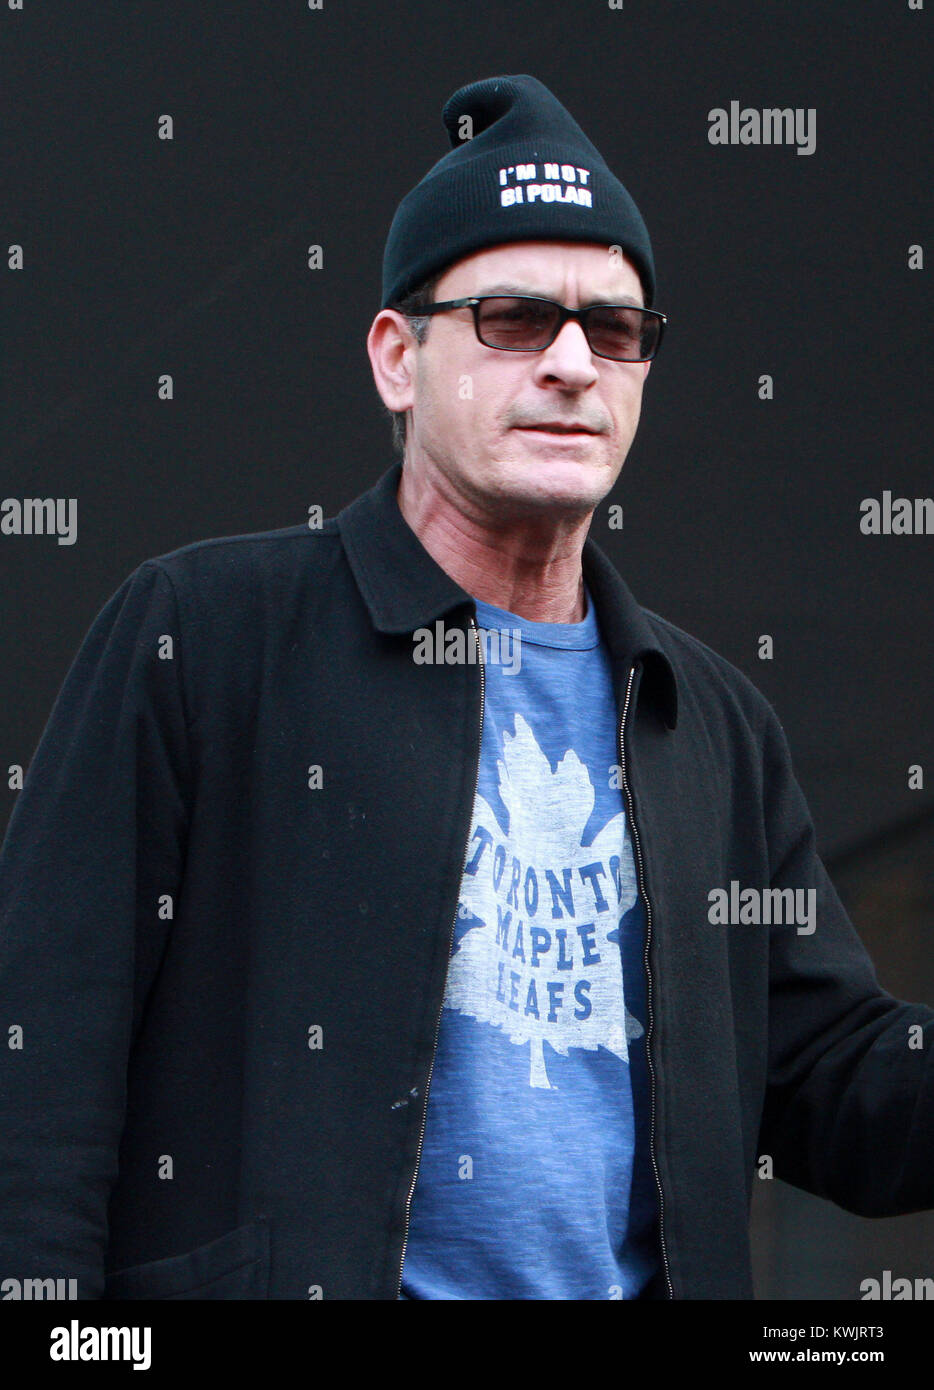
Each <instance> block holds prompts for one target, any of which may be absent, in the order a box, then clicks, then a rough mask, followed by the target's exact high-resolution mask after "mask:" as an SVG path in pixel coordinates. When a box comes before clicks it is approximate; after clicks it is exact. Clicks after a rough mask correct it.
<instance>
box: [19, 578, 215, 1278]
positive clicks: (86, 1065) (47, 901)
mask: <svg viewBox="0 0 934 1390" xmlns="http://www.w3.org/2000/svg"><path fill="white" fill-rule="evenodd" d="M180 645H181V643H180V632H179V619H178V612H177V608H176V603H175V596H174V591H173V588H172V584H171V581H170V579H169V578H168V575H167V574H166V573H165V571H164V570H163V569H162V568H161V567H160V566H159V565H158V563H157V562H153V561H147V562H146V563H145V564H143V565H142V566H140V568H139V569H138V570H137V571H136V572H135V573H134V574H133V575H131V576H130V577H129V578H128V579H127V580H126V581H125V583H124V584H123V585H122V586H121V588H120V589H119V590H118V591H117V593H116V594H114V596H113V597H112V598H111V599H110V600H109V602H108V603H107V604H106V605H105V607H104V608H103V609H102V610H101V612H100V613H99V615H98V616H97V618H96V619H95V621H94V623H93V624H92V626H91V628H90V630H89V631H88V634H87V636H86V638H85V640H84V642H83V644H82V646H81V648H80V651H79V652H78V655H77V656H76V658H75V660H74V662H73V664H72V666H71V669H70V670H69V672H68V675H67V676H66V679H65V682H64V684H63V686H62V688H61V690H60V692H59V694H58V698H57V700H56V702H55V705H54V707H53V709H52V713H51V715H50V717H49V720H48V723H47V725H46V728H45V731H44V733H43V735H42V738H41V740H40V742H39V746H38V748H37V750H36V753H35V756H34V758H33V760H32V763H31V764H30V767H29V770H28V773H27V776H26V778H25V780H24V785H23V788H22V790H21V791H20V793H19V795H18V798H17V801H16V804H15V806H14V810H13V814H12V817H11V819H10V824H9V827H8V831H7V834H6V838H5V840H4V843H3V849H2V852H0V1283H2V1280H4V1279H16V1280H24V1279H34V1278H42V1279H57V1278H63V1279H76V1280H77V1291H78V1297H79V1298H99V1297H101V1295H102V1292H103V1287H104V1261H105V1251H106V1241H107V1207H108V1201H109V1196H110V1192H111V1188H112V1185H113V1182H114V1179H115V1177H116V1173H117V1166H118V1152H119V1145H120V1137H121V1132H122V1128H123V1121H124V1113H125V1102H126V1074H127V1063H128V1058H129V1054H130V1049H131V1046H132V1042H133V1038H134V1036H135V1032H136V1030H137V1028H138V1025H139V1021H140V1018H141V1015H142V1013H143V1010H144V1008H145V1003H146V995H147V992H148V989H149V986H150V985H151V983H152V980H153V977H154V974H155V971H156V968H157V966H158V963H159V958H160V954H161V950H162V947H163V945H164V942H165V933H166V931H167V930H168V927H169V921H168V916H167V914H166V912H165V904H164V901H163V905H162V910H161V911H160V897H161V895H164V894H169V895H173V894H175V892H176V890H177V887H178V884H179V881H180V878H181V871H182V866H183V858H184V844H185V838H186V825H187V796H188V787H189V785H190V771H189V748H188V739H187V725H186V719H185V713H184V700H183V692H182V684H181V671H180V664H181V653H180Z"/></svg>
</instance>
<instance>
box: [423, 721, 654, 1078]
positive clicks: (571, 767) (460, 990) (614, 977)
mask: <svg viewBox="0 0 934 1390" xmlns="http://www.w3.org/2000/svg"><path fill="white" fill-rule="evenodd" d="M515 729H516V732H515V734H513V735H510V734H508V733H506V734H505V735H504V738H503V758H502V759H501V760H500V761H498V763H497V772H498V788H499V794H500V797H501V799H502V802H503V805H504V806H505V807H506V810H507V813H508V817H509V823H508V827H503V826H501V825H500V823H499V819H498V817H497V816H496V814H495V813H494V811H493V809H492V807H491V806H490V805H489V803H488V802H487V801H486V800H485V799H484V797H482V796H481V795H479V794H478V795H477V797H476V798H475V802H474V812H473V822H472V825H471V832H470V842H469V843H470V848H469V850H468V859H467V867H466V870H465V873H464V878H463V882H462V886H461V900H460V904H459V907H458V924H457V941H458V945H457V949H456V950H455V951H454V954H453V955H452V957H451V961H450V966H449V971H448V982H447V987H446V990H445V1000H444V1003H445V1007H446V1008H453V1009H457V1010H459V1011H460V1012H461V1013H463V1014H466V1015H467V1016H468V1017H470V1018H475V1019H477V1020H478V1021H479V1022H483V1023H487V1024H491V1025H492V1026H493V1027H496V1028H500V1029H502V1030H503V1031H504V1032H505V1033H506V1034H507V1036H508V1037H509V1040H510V1042H513V1043H516V1044H525V1043H528V1044H529V1054H530V1055H529V1068H530V1072H529V1085H530V1086H533V1087H541V1088H546V1089H553V1087H552V1086H551V1082H550V1081H549V1079H548V1073H547V1069H546V1064H545V1052H544V1044H545V1042H547V1043H548V1044H549V1046H550V1047H552V1048H553V1049H554V1050H555V1051H556V1052H558V1053H559V1054H561V1055H562V1056H567V1055H568V1050H569V1048H572V1047H579V1048H587V1049H589V1050H591V1051H595V1050H596V1049H597V1048H600V1047H604V1048H606V1049H607V1050H608V1051H610V1052H612V1053H614V1054H615V1055H616V1056H617V1057H619V1058H621V1059H622V1060H623V1061H628V1056H629V1052H628V1043H627V1039H628V1038H633V1037H638V1036H640V1035H641V1033H642V1025H641V1024H640V1023H639V1021H638V1019H636V1018H635V1017H634V1015H632V1014H631V1013H629V1012H628V1011H627V1009H626V1006H625V999H624V994H623V975H622V961H621V956H620V928H621V924H622V922H623V920H624V919H625V917H626V916H627V914H628V913H629V912H630V911H633V910H634V904H633V903H632V902H631V901H627V902H625V903H621V902H620V899H619V890H618V884H619V883H620V881H621V879H620V873H619V867H620V856H621V854H623V853H624V852H628V853H629V854H631V850H629V847H628V843H627V842H626V841H625V840H624V832H625V820H624V816H623V812H622V810H621V811H620V813H619V814H618V815H616V816H613V817H612V819H611V820H609V821H608V822H607V824H606V825H605V826H604V827H603V829H602V830H601V831H600V832H599V834H598V835H597V836H596V838H595V839H594V840H593V842H592V843H591V844H589V845H586V846H584V845H583V844H582V838H583V832H584V827H585V826H586V824H587V822H588V820H589V819H590V816H591V814H592V812H593V807H594V800H595V795H594V788H593V785H592V783H591V780H590V775H589V773H588V771H587V768H586V767H585V765H584V764H583V763H582V762H581V760H580V758H579V757H578V756H577V754H576V753H575V752H574V751H573V749H569V750H568V752H567V753H565V755H564V757H563V758H562V759H561V761H560V762H559V763H558V765H557V767H556V768H555V770H554V771H552V768H551V764H550V763H549V761H548V758H547V757H546V756H545V754H544V753H543V752H542V750H541V748H540V747H539V745H538V742H537V741H536V738H535V735H534V734H533V732H532V730H531V728H530V727H529V725H528V724H527V723H526V721H525V720H524V719H523V717H522V716H521V715H520V714H517V715H516V717H515ZM627 881H628V882H630V883H631V882H632V879H631V877H629V878H628V880H627Z"/></svg>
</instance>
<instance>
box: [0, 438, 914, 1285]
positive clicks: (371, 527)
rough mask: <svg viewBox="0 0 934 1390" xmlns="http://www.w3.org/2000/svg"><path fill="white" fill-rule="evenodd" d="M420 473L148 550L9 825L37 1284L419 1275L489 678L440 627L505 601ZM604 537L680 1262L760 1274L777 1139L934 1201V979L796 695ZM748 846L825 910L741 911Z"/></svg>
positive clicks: (881, 1196) (17, 1184)
mask: <svg viewBox="0 0 934 1390" xmlns="http://www.w3.org/2000/svg"><path fill="white" fill-rule="evenodd" d="M398 479H399V465H398V464H397V465H395V466H393V467H392V468H390V469H389V471H388V472H387V473H385V474H384V476H383V477H382V479H381V480H380V481H379V483H378V484H377V485H376V487H374V488H373V489H372V490H371V491H369V492H367V493H365V494H364V495H363V496H361V497H359V498H357V499H356V500H355V501H354V502H352V503H351V504H350V505H349V506H348V507H346V508H345V509H344V510H343V511H342V512H341V513H340V514H339V515H338V516H337V517H336V518H334V519H331V520H329V521H327V522H325V524H324V526H323V528H322V529H320V530H318V531H310V530H308V529H307V528H305V527H294V528H290V529H286V530H281V531H274V532H270V533H266V534H260V535H253V536H240V537H233V538H227V539H218V540H210V541H206V542H203V543H199V544H195V545H189V546H186V547H184V548H183V549H181V550H178V551H175V552H174V553H173V554H171V555H166V556H163V557H161V558H159V559H156V560H150V561H147V562H146V563H144V564H143V565H141V566H140V567H139V569H138V570H136V572H135V573H134V574H133V575H131V577H130V578H129V579H127V581H126V582H125V583H124V584H123V585H122V587H121V588H120V589H119V590H118V592H117V593H116V594H115V595H114V596H113V598H111V599H110V601H109V602H108V603H107V605H106V606H105V607H104V609H103V610H102V611H101V613H100V614H99V616H98V617H97V619H96V620H95V622H94V624H93V626H92V627H91V629H90V631H89V633H88V635H87V638H86V640H85V642H84V644H83V646H82V648H81V650H80V652H79V654H78V656H77V657H76V659H75V662H74V664H73V666H72V668H71V670H70V672H69V674H68V677H67V679H66V681H65V683H64V685H63V688H62V690H61V692H60V694H59V697H58V699H57V701H56V704H55V706H54V709H53V712H52V714H51V717H50V719H49V723H48V726H47V728H46V730H45V733H44V735H43V738H42V741H41V743H40V745H39V748H38V750H37V752H36V755H35V758H34V760H33V762H32V764H31V766H30V769H29V773H28V776H27V778H26V783H25V786H24V788H23V790H22V792H21V793H20V794H19V797H18V800H17V803H16V806H15V809H14V813H13V816H12V819H11V823H10V827H9V831H8V834H7V837H6V840H5V843H4V848H3V853H2V858H0V1025H2V1031H3V1035H4V1036H5V1037H6V1038H7V1043H8V1045H6V1046H4V1047H3V1049H2V1055H0V1280H2V1279H4V1278H8V1277H9V1278H15V1279H24V1278H30V1277H43V1278H57V1277H61V1278H76V1279H77V1280H78V1289H79V1296H80V1297H82V1298H98V1297H101V1296H109V1297H120V1298H126V1297H151V1298H270V1299H290V1298H294V1299H305V1298H308V1297H309V1296H310V1295H311V1296H315V1295H316V1293H317V1291H320V1293H321V1295H322V1296H323V1297H325V1298H355V1299H356V1298H363V1299H366V1298H371V1299H372V1298H377V1299H380V1298H381V1299H392V1298H395V1297H396V1294H397V1290H398V1287H399V1277H400V1267H401V1262H402V1258H403V1250H404V1239H405V1233H406V1224H407V1207H408V1203H409V1198H410V1193H411V1191H412V1189H413V1184H414V1178H415V1173H416V1164H417V1154H418V1150H419V1144H420V1135H421V1131H422V1126H423V1120H424V1115H425V1108H426V1102H427V1091H428V1085H429V1075H430V1068H431V1063H432V1057H433V1050H434V1043H435V1038H436V1032H437V1027H438V1020H439V1016H440V1010H441V1005H442V999H443V993H444V985H445V975H446V969H447V963H448V957H449V951H450V942H451V934H452V928H453V923H454V918H455V913H456V909H457V903H458V895H459V888H460V877H461V870H462V867H463V864H464V859H465V850H466V844H467V836H468V833H469V828H470V820H471V813H472V807H473V794H474V787H475V782H476V773H477V763H478V755H479V748H480V732H481V682H482V674H483V673H482V669H481V668H480V667H479V666H478V665H476V664H465V665H460V666H454V665H418V664H415V663H414V662H413V659H412V653H413V639H412V633H413V631H414V629H415V628H417V627H420V626H431V625H432V624H433V623H434V621H435V620H436V619H438V618H441V617H443V618H445V620H446V622H447V623H448V624H451V623H458V624H460V625H462V626H465V627H466V626H467V625H468V624H470V623H471V622H472V621H473V619H474V606H473V601H472V600H471V599H470V597H469V596H468V595H467V594H466V593H465V592H464V591H463V590H462V589H460V588H459V586H458V585H457V584H455V583H454V582H453V580H452V579H450V578H449V577H448V575H446V574H445V573H444V571H443V570H442V569H441V568H440V567H439V566H438V565H437V564H436V563H435V562H434V560H433V559H432V558H431V557H430V556H429V555H428V553H427V551H426V550H425V549H424V547H423V546H422V545H421V543H420V542H419V540H418V539H417V537H416V536H415V534H414V532H413V531H412V530H411V529H410V528H409V526H408V525H407V524H406V522H405V520H404V519H403V517H402V514H401V512H400V511H399V509H398V505H397V502H396V500H395V494H396V488H397V485H398ZM583 563H584V572H585V577H586V580H587V583H588V585H589V587H590V591H591V593H592V595H593V598H594V602H595V604H596V607H597V611H598V616H599V619H600V622H601V625H602V628H603V631H604V634H605V636H606V639H607V642H608V644H609V647H610V650H611V655H612V665H613V673H614V681H615V683H616V687H617V692H618V698H619V709H620V719H621V722H622V723H623V724H624V725H625V741H624V754H625V757H624V773H625V792H626V800H627V805H628V809H629V813H630V817H631V821H632V827H633V835H634V842H635V844H634V848H635V850H636V860H637V866H638V868H639V871H640V873H639V877H640V887H641V891H642V893H643V894H644V897H645V899H646V904H647V921H648V932H647V963H648V967H649V981H648V983H649V1008H650V1015H649V1027H648V1030H647V1043H648V1049H649V1058H650V1063H651V1073H652V1078H653V1086H652V1092H653V1119H654V1123H653V1127H652V1128H653V1152H654V1157H655V1163H656V1167H657V1175H658V1181H659V1191H660V1196H661V1214H662V1221H661V1234H662V1241H663V1250H664V1267H665V1277H664V1280H663V1281H662V1283H661V1286H660V1289H659V1292H660V1293H661V1295H662V1296H674V1297H676V1298H749V1297H751V1295H752V1283H751V1274H750V1259H749V1245H748V1235H747V1219H748V1204H749V1200H750V1194H751V1189H752V1184H753V1182H754V1181H757V1180H758V1179H757V1178H756V1161H757V1158H758V1157H759V1156H760V1155H763V1154H769V1155H771V1157H772V1160H773V1163H774V1172H775V1175H776V1176H779V1177H783V1178H785V1179H787V1180H788V1181H789V1182H792V1183H796V1184H798V1185H800V1186H802V1187H805V1188H807V1189H808V1190H809V1191H811V1192H815V1193H819V1194H821V1195H823V1196H825V1197H829V1198H831V1199H833V1200H834V1201H835V1202H838V1203H839V1204H840V1205H842V1206H844V1207H846V1208H848V1209H849V1210H851V1211H854V1212H859V1213H861V1214H863V1215H882V1214H895V1213H901V1212H907V1211H912V1210H916V1209H919V1208H922V1207H926V1206H931V1205H934V1162H932V1156H934V1142H932V1141H934V1062H932V1053H934V1046H932V1044H934V1013H932V1011H931V1010H930V1009H928V1008H926V1007H924V1006H922V1005H911V1004H905V1003H900V1002H898V1001H896V1000H895V999H893V998H892V997H891V996H890V995H888V994H886V993H885V992H884V991H883V990H881V989H880V987H879V985H878V983H877V980H876V977H875V975H874V972H873V969H872V966H871V964H870V961H869V959H868V957H867V955H866V952H865V951H864V949H863V947H862V946H861V944H860V941H859V939H858V937H857V936H856V934H855V932H854V930H853V928H852V926H851V924H850V923H849V921H848V919H847V916H846V914H845V912H844V910H843V907H842V906H841V903H840V901H839V899H838V897H837V895H836V893H835V891H834V889H833V887H832V885H831V883H830V881H829V879H828V876H827V874H826V872H825V870H824V867H823V865H822V864H821V861H820V860H819V858H818V856H817V854H816V852H815V846H814V832H813V828H812V824H811V820H810V818H809V814H808V810H807V806H806V804H805V800H804V797H803V795H802V792H801V790H800V788H799V786H798V783H797V782H796V780H795V777H794V773H793V770H792V766H791V762H790V758H789V752H788V748H787V745H786V741H785V737H784V734H783V732H782V728H781V726H780V724H779V721H778V719H777V717H776V715H775V714H774V712H773V710H772V709H771V707H770V706H769V704H768V703H767V702H766V700H765V699H764V698H763V697H762V695H760V694H759V693H758V692H757V691H756V689H755V688H754V687H753V686H752V685H751V684H750V682H749V681H748V680H747V679H746V678H745V677H744V676H743V675H742V674H741V673H740V672H739V671H738V670H736V669H735V668H734V667H733V666H731V665H730V663H729V662H727V661H725V660H724V659H723V658H722V657H720V656H718V655H716V653H714V652H713V651H711V650H710V649H709V648H708V647H706V646H704V645H703V643H701V642H699V641H697V640H696V639H695V638H693V637H690V636H689V635H687V634H686V633H684V632H682V631H680V630H679V629H678V628H676V627H674V626H673V625H672V624H671V623H668V622H666V621H665V620H663V619H662V618H659V617H658V616H656V615H655V614H654V613H651V612H649V611H647V610H646V609H644V608H642V607H640V605H639V604H638V603H636V601H635V600H634V598H633V597H632V595H631V594H630V592H629V590H628V588H627V586H626V585H625V584H624V583H623V581H622V580H621V579H620V577H619V575H618V574H617V572H616V570H615V568H614V567H613V566H612V565H611V563H610V562H609V560H608V559H607V558H606V556H605V555H604V554H603V553H602V552H601V551H600V550H599V549H598V547H597V546H596V545H595V544H594V542H593V541H590V540H588V542H587V543H586V546H585V549H584V556H583ZM315 767H320V769H321V774H320V775H321V779H322V785H320V786H316V785H310V784H314V783H315V782H316V774H315V773H314V772H313V771H312V769H314V768H315ZM732 881H736V882H737V883H738V884H739V885H741V886H742V888H746V887H749V886H752V887H756V888H759V889H762V888H766V887H768V886H773V887H777V888H782V887H791V888H794V889H804V890H807V889H814V890H816V893H817V900H816V901H817V908H818V912H817V927H816V930H815V931H814V932H813V933H812V934H810V935H808V934H804V933H802V932H799V931H798V930H797V927H796V926H795V925H793V924H791V925H789V924H787V923H786V924H785V925H774V926H771V927H769V926H764V925H759V926H757V925H717V924H714V923H712V922H711V921H710V920H709V910H708V909H709V894H710V892H711V890H712V889H714V888H717V887H722V888H729V885H730V883H731V882H732ZM911 1024H920V1025H922V1027H923V1034H924V1046H923V1047H920V1048H919V1047H912V1046H910V1045H909V1038H910V1033H909V1027H910V1025H911ZM17 1029H21V1030H22V1032H21V1034H20V1033H18V1032H17ZM314 1029H320V1030H321V1032H320V1034H317V1033H315V1032H314V1031H310V1030H314ZM318 1041H320V1043H321V1045H320V1046H316V1045H314V1044H315V1043H316V1042H318Z"/></svg>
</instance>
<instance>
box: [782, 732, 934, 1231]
mask: <svg viewBox="0 0 934 1390" xmlns="http://www.w3.org/2000/svg"><path fill="white" fill-rule="evenodd" d="M763 773H764V786H763V796H764V806H765V815H766V831H767V834H768V839H769V853H770V861H771V863H770V868H771V873H772V880H771V882H772V886H773V887H776V888H794V889H797V888H803V889H805V890H813V892H814V894H815V898H814V900H813V901H814V902H815V903H816V914H815V919H814V921H815V927H814V930H813V932H811V933H810V934H808V933H807V932H805V933H801V932H799V931H798V929H797V925H785V926H773V927H772V928H771V945H770V985H769V1058H768V1080H767V1089H766V1101H765V1107H764V1113H763V1120H762V1126H761V1131H760V1150H759V1151H760V1153H762V1154H766V1153H768V1154H771V1155H772V1156H773V1160H774V1172H775V1175H776V1176H777V1177H780V1178H784V1179H785V1180H786V1181H787V1182H790V1183H793V1184H795V1185H796V1186H798V1187H801V1188H804V1189H805V1190H806V1191H808V1192H813V1193H816V1194H817V1195H818V1196H821V1197H826V1198H829V1199H830V1200H831V1201H833V1202H836V1203H837V1204H838V1205H839V1206H841V1207H844V1208H845V1209H846V1210H848V1211H852V1212H855V1213H857V1214H858V1215H860V1216H896V1215H900V1214H903V1213H905V1212H911V1211H918V1210H921V1209H922V1208H925V1207H932V1206H934V1011H932V1010H931V1009H930V1008H928V1007H926V1006H925V1005H924V1004H911V1003H905V1002H903V1001H900V1000H897V999H895V998H893V996H892V995H891V994H889V993H887V992H886V991H885V990H883V989H882V987H881V986H880V984H879V982H878V979H877V977H876V973H875V970H874V968H873V965H872V961H871V960H870V958H869V955H868V953H867V952H866V950H865V948H864V946H863V945H862V942H861V941H860V938H859V936H858V935H857V933H856V930H855V928H854V927H853V925H852V923H851V922H850V920H849V917H848V916H847V913H846V911H845V909H844V907H843V905H842V903H841V902H840V899H839V897H838V896H837V893H836V890H835V889H834V886H833V884H832V882H831V880H830V877H829V875H828V874H827V871H826V869H825V868H824V865H823V863H822V862H821V860H820V858H819V856H818V854H817V851H816V848H815V834H814V827H813V824H812V821H811V816H810V813H809V811H808V808H807V805H806V802H805V798H804V794H803V792H802V790H801V788H800V786H799V785H798V782H797V780H796V778H795V775H794V772H793V770H792V763H791V756H790V753H789V750H788V744H787V741H786V738H785V734H784V731H783V730H782V727H781V724H780V723H779V720H778V718H777V716H776V715H775V713H774V711H773V710H772V709H771V707H770V708H769V715H768V719H767V725H766V731H765V741H764V767H763Z"/></svg>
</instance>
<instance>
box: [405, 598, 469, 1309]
mask: <svg viewBox="0 0 934 1390" xmlns="http://www.w3.org/2000/svg"><path fill="white" fill-rule="evenodd" d="M468 617H469V619H470V626H471V628H472V629H473V634H474V640H475V642H476V646H477V659H478V661H479V663H480V732H479V734H478V736H477V775H476V777H475V779H474V789H473V799H472V800H471V803H470V821H471V824H472V822H473V803H474V801H476V799H477V788H478V787H479V785H480V752H481V749H482V746H483V702H484V695H485V687H486V682H485V679H484V673H483V648H482V646H481V645H480V634H479V632H478V631H477V623H476V620H475V618H474V615H473V614H472V613H470V614H468ZM469 854H470V825H469V824H468V827H467V843H466V844H465V845H464V862H463V864H462V865H461V877H462V878H463V873H464V870H465V869H466V867H467V857H468V855H469ZM459 895H460V885H458V903H457V906H458V907H460V896H459ZM456 924H457V908H455V909H454V916H453V917H452V919H451V930H450V933H449V935H448V961H450V958H451V947H452V946H453V944H454V927H455V926H456ZM443 1009H444V991H443V990H442V994H441V1008H439V1010H438V1017H437V1019H436V1020H435V1040H434V1044H433V1045H432V1050H431V1065H430V1066H429V1068H428V1077H427V1079H426V1081H425V1097H424V1104H423V1107H422V1127H421V1130H420V1132H419V1136H418V1149H417V1150H416V1153H415V1171H414V1173H413V1174H412V1182H411V1184H410V1186H409V1195H408V1197H407V1198H406V1199H405V1228H404V1231H403V1235H402V1254H401V1256H400V1257H399V1282H398V1285H397V1287H396V1298H397V1299H398V1297H399V1295H400V1294H401V1292H402V1266H403V1265H404V1264H405V1250H406V1246H407V1245H408V1243H409V1220H410V1217H411V1208H412V1198H413V1196H414V1195H415V1184H416V1182H417V1181H418V1165H419V1163H420V1162H421V1157H422V1145H423V1143H424V1142H425V1129H426V1127H427V1124H428V1092H429V1091H430V1089H431V1074H432V1072H433V1071H434V1069H435V1056H436V1054H437V1051H438V1036H439V1034H440V1032H441V1013H442V1010H443Z"/></svg>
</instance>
